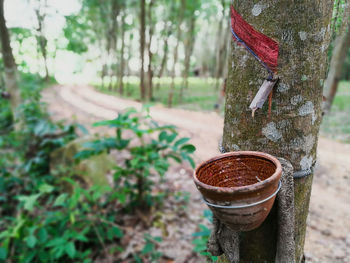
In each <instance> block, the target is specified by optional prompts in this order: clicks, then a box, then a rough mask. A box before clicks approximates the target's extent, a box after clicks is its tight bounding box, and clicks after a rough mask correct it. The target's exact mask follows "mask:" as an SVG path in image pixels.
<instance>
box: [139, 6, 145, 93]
mask: <svg viewBox="0 0 350 263" xmlns="http://www.w3.org/2000/svg"><path fill="white" fill-rule="evenodd" d="M140 3H141V12H140V23H141V27H140V56H141V70H140V94H141V100H144V99H145V97H146V89H145V69H144V64H145V57H144V54H145V35H146V34H145V31H146V25H145V24H146V21H145V0H141V2H140Z"/></svg>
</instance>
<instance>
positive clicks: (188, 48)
mask: <svg viewBox="0 0 350 263" xmlns="http://www.w3.org/2000/svg"><path fill="white" fill-rule="evenodd" d="M195 26H196V17H195V15H194V14H192V16H191V18H190V26H189V28H190V29H189V31H188V33H187V40H186V43H185V68H184V71H183V74H182V76H183V85H182V86H181V89H180V102H181V101H182V98H183V90H184V89H187V88H188V76H189V71H190V62H191V56H192V53H193V48H194V42H195V34H194V30H195Z"/></svg>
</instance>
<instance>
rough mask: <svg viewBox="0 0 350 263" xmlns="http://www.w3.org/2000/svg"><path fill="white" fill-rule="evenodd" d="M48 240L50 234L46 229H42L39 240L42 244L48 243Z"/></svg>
mask: <svg viewBox="0 0 350 263" xmlns="http://www.w3.org/2000/svg"><path fill="white" fill-rule="evenodd" d="M47 238H48V233H47V231H46V229H45V228H40V229H39V231H38V239H39V241H40V243H44V242H46V240H47Z"/></svg>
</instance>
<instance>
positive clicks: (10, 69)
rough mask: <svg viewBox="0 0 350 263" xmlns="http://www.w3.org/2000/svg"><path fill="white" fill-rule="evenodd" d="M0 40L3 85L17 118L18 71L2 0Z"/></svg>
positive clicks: (19, 99) (19, 98) (18, 95)
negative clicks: (3, 68)
mask: <svg viewBox="0 0 350 263" xmlns="http://www.w3.org/2000/svg"><path fill="white" fill-rule="evenodd" d="M0 41H1V48H2V50H1V51H2V59H3V61H4V66H5V85H6V88H7V91H8V93H9V94H10V101H11V110H12V113H13V116H14V118H15V120H16V119H17V116H16V112H17V107H18V106H19V104H20V103H21V95H20V90H19V87H18V72H17V65H16V62H15V59H14V57H13V54H12V49H11V45H10V37H9V32H8V30H7V27H6V21H5V17H4V0H0Z"/></svg>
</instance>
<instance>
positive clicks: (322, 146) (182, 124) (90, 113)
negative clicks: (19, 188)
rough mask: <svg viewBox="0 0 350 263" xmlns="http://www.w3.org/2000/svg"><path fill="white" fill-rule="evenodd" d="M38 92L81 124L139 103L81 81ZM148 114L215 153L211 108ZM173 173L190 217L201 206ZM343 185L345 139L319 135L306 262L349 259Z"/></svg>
mask: <svg viewBox="0 0 350 263" xmlns="http://www.w3.org/2000/svg"><path fill="white" fill-rule="evenodd" d="M43 98H44V101H46V102H47V103H48V106H49V111H50V112H51V113H52V116H53V118H54V119H55V120H62V119H66V120H78V122H79V123H82V124H83V125H85V126H86V127H89V126H90V125H91V124H92V123H93V122H94V121H97V120H101V119H112V118H114V117H116V115H117V113H118V111H121V110H123V109H125V108H128V107H135V108H137V109H141V107H142V105H141V104H140V103H138V102H135V101H131V100H126V99H120V98H116V97H114V96H111V95H106V94H102V93H99V92H96V91H95V90H94V89H92V88H91V87H87V86H56V87H53V88H50V89H46V90H45V91H44V93H43ZM151 116H152V117H153V118H154V119H155V120H156V121H158V122H160V123H164V124H173V125H176V126H177V127H178V129H179V132H180V134H181V135H182V136H188V137H191V142H192V143H193V144H194V145H195V146H196V148H197V151H196V160H197V161H201V160H205V159H207V158H209V157H211V156H213V155H215V154H217V153H218V143H219V140H220V137H221V134H222V128H223V119H222V117H220V116H218V115H217V114H216V113H203V112H192V111H186V110H181V109H167V108H164V107H160V106H154V107H152V108H151ZM176 178H177V179H178V180H179V181H178V182H177V183H176V182H175V185H176V184H177V185H178V187H179V188H180V187H181V189H186V190H187V191H189V192H191V194H192V197H191V202H190V206H191V209H193V211H196V212H195V213H193V218H191V219H192V220H193V222H195V221H196V220H197V219H198V218H199V216H200V213H201V210H202V209H204V208H205V206H204V205H202V204H201V203H200V198H199V195H198V193H197V191H196V190H195V188H194V185H193V183H192V181H191V179H190V176H187V177H186V178H185V179H184V177H183V176H182V177H176ZM349 186H350V145H344V144H341V143H339V142H336V141H332V140H329V139H326V138H323V137H321V138H320V140H319V145H318V166H317V168H316V173H315V177H314V184H313V190H312V197H311V207H310V215H309V218H308V231H307V236H306V246H305V252H306V257H307V262H350V190H349ZM179 262H181V261H179ZM196 262H197V261H196Z"/></svg>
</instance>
